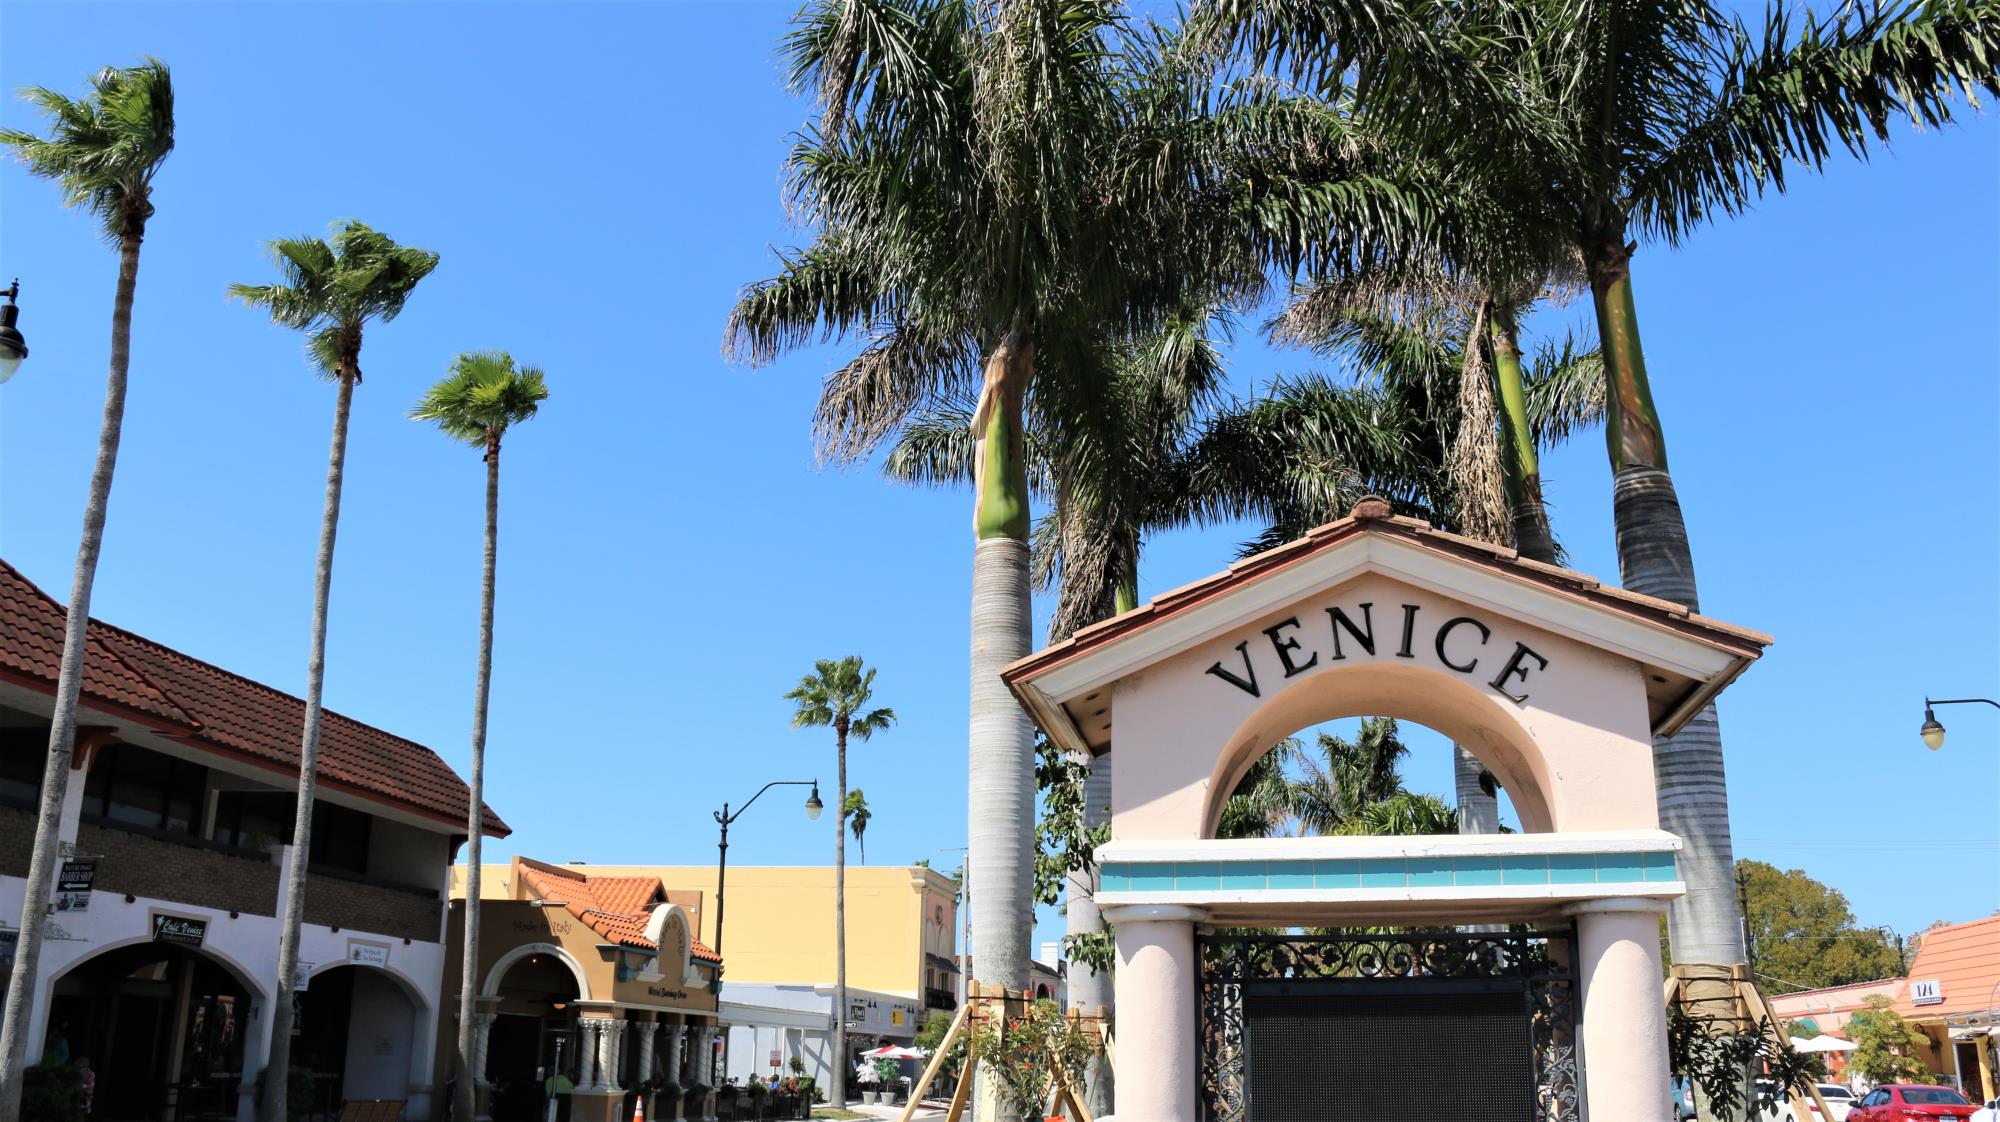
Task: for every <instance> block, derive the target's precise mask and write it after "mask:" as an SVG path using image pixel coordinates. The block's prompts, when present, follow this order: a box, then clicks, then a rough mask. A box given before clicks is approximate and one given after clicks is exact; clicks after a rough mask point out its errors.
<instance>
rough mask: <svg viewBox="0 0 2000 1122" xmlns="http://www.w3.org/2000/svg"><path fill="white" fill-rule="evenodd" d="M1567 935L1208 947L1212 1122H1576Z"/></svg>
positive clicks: (1310, 938) (1202, 942) (1204, 1040)
mask: <svg viewBox="0 0 2000 1122" xmlns="http://www.w3.org/2000/svg"><path fill="white" fill-rule="evenodd" d="M1573 948H1574V940H1573V938H1572V935H1571V933H1570V932H1567V931H1557V932H1546V931H1541V932H1523V931H1506V932H1500V931H1482V932H1460V931H1435V932H1433V931H1408V932H1388V933H1383V932H1375V933H1356V934H1339V933H1329V934H1321V935H1307V936H1293V935H1261V934H1230V933H1215V934H1206V935H1202V936H1200V937H1199V938H1198V943H1197V951H1198V955H1199V959H1200V970H1201V978H1200V986H1199V990H1198V995H1197V1001H1198V1002H1199V1011H1198V1031H1199V1033H1200V1047H1201V1072H1200V1087H1199V1094H1200V1100H1201V1119H1202V1122H1305V1120H1308V1119H1310V1120H1312V1122H1345V1120H1347V1119H1357V1120H1359V1119H1366V1120H1367V1122H1400V1120H1403V1119H1409V1120H1411V1122H1416V1120H1419V1119H1421V1120H1422V1122H1436V1120H1437V1119H1441V1118H1478V1119H1481V1120H1482V1122H1577V1119H1578V1118H1579V1117H1580V1114H1579V1112H1578V1108H1577V1097H1578V1085H1579V1079H1578V1070H1577V1054H1576V1015H1575V1009H1576V1002H1575V992H1574V991H1575V975H1574V972H1573V969H1572V964H1573V963H1574V961H1575V953H1574V949H1573Z"/></svg>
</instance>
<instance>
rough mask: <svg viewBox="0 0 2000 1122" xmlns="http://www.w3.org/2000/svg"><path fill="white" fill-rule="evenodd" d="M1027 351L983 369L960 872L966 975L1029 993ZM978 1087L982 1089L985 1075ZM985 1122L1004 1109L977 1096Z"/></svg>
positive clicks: (998, 355) (1030, 371)
mask: <svg viewBox="0 0 2000 1122" xmlns="http://www.w3.org/2000/svg"><path fill="white" fill-rule="evenodd" d="M1034 367H1035V349H1034V343H1033V341H1032V340H1031V339H1029V338H1028V336H1027V334H1026V332H1025V330H1024V329H1023V328H1022V327H1021V326H1020V325H1016V327H1015V328H1014V329H1013V330H1010V331H1009V332H1008V333H1007V335H1006V337H1005V338H1003V339H1002V340H1001V341H1000V344H999V345H998V346H997V347H995V348H994V350H993V353H992V355H991V356H990V357H989V358H988V359H987V364H986V386H987V389H986V395H985V396H986V400H985V401H984V402H983V403H982V404H983V405H984V406H985V408H984V410H983V412H984V414H985V415H984V416H982V417H980V418H979V423H980V424H981V428H980V433H981V438H980V440H979V443H978V447H977V450H976V451H975V453H974V458H975V463H976V465H977V471H976V473H975V475H976V478H975V480H974V491H975V494H976V499H975V502H976V504H977V505H976V507H975V509H974V518H973V524H974V531H975V533H976V534H977V542H976V544H975V546H974V549H973V557H972V660H971V661H972V714H971V728H970V735H969V737H968V745H967V757H968V758H967V768H966V770H967V772H968V776H967V780H968V781H967V792H966V794H967V803H968V808H967V829H966V834H967V836H966V845H967V847H968V849H967V853H966V862H965V863H966V869H967V872H968V874H969V875H970V877H971V878H972V881H973V883H975V884H977V885H978V886H979V893H978V895H976V896H974V897H973V899H972V904H971V909H970V910H971V913H972V948H971V951H972V955H973V958H972V971H973V974H972V976H973V978H974V979H976V980H978V981H980V982H985V983H987V984H990V985H1004V986H1007V987H1009V988H1011V989H1017V990H1021V989H1026V988H1027V986H1028V959H1029V952H1028V938H1029V931H1030V930H1031V928H1032V925H1033V915H1034V904H1033V888H1034V836H1035V746H1034V728H1033V726H1032V725H1030V723H1029V721H1028V715H1027V714H1026V713H1025V712H1023V711H1022V709H1021V707H1020V705H1019V704H1018V703H1016V702H1015V700H1014V697H1013V695H1012V694H1010V693H1009V692H1008V691H1007V687H1006V686H1005V685H1004V684H1003V683H1002V682H1001V680H1000V671H1001V670H1002V668H1004V667H1006V666H1007V665H1009V664H1010V663H1013V662H1015V661H1016V660H1018V659H1021V658H1023V657H1026V656H1027V654H1028V653H1029V650H1030V644H1031V639H1030V627H1031V619H1030V615H1031V604H1030V599H1029V590H1028V473H1027V465H1026V461H1025V458H1024V457H1023V455H1022V430H1021V403H1022V398H1023V395H1024V393H1025V391H1026V389H1027V386H1028V383H1029V381H1030V380H1031V379H1032V378H1033V377H1034ZM981 1078H982V1082H987V1083H990V1081H988V1080H985V1079H984V1076H983V1075H982V1077H981ZM979 1101H980V1102H981V1104H982V1106H986V1107H990V1109H983V1110H982V1111H981V1113H980V1118H981V1119H982V1120H984V1122H1004V1119H1006V1118H1009V1117H1011V1112H1010V1111H1007V1110H1006V1109H1005V1108H1004V1107H1002V1106H1001V1105H1000V1100H999V1097H998V1096H995V1095H992V1094H990V1093H988V1092H987V1091H986V1090H984V1089H982V1091H981V1093H980V1096H979Z"/></svg>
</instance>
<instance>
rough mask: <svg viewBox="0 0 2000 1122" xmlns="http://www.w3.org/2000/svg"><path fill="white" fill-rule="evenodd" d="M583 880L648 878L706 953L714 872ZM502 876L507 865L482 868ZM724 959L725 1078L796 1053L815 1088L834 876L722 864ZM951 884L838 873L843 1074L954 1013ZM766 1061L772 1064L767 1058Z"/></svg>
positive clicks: (857, 871) (824, 1069) (826, 1059)
mask: <svg viewBox="0 0 2000 1122" xmlns="http://www.w3.org/2000/svg"><path fill="white" fill-rule="evenodd" d="M568 868H571V869H574V870H577V871H579V872H582V873H584V874H587V875H589V876H593V877H597V876H606V877H647V878H653V879H657V880H658V881H659V882H660V883H661V884H662V886H663V888H664V890H665V891H666V892H668V893H669V894H671V895H672V896H673V898H675V899H677V900H678V899H687V900H689V901H690V903H689V905H688V911H689V914H690V915H691V916H692V917H693V920H694V922H695V924H696V930H697V931H698V932H699V935H698V937H699V938H700V939H701V940H702V941H703V942H704V943H705V944H707V945H709V946H714V945H716V943H715V939H716V932H715V920H714V913H715V912H716V911H717V910H718V909H715V908H713V907H704V906H703V904H704V903H709V902H712V901H714V899H715V890H716V870H715V867H714V866H712V865H572V866H568ZM495 870H498V871H499V872H500V873H502V874H503V875H504V873H505V870H506V867H505V866H488V872H489V877H490V874H492V873H493V872H494V871H495ZM727 893H728V897H727V907H726V908H724V909H721V910H722V911H724V912H725V913H726V917H725V918H726V922H727V925H728V929H727V931H726V933H725V935H724V938H723V940H722V943H721V945H722V947H723V951H724V953H725V954H726V955H727V957H728V968H727V970H726V971H725V972H724V978H723V983H722V992H721V995H720V996H721V1005H720V1008H719V1010H718V1012H717V1016H718V1018H719V1020H720V1022H721V1025H722V1027H723V1031H724V1034H725V1044H724V1047H723V1049H722V1051H723V1055H724V1057H725V1062H726V1068H725V1071H726V1074H727V1075H728V1077H730V1078H732V1079H736V1080H738V1081H741V1080H743V1079H746V1078H749V1077H751V1076H759V1077H765V1076H769V1075H771V1074H772V1070H773V1067H774V1066H775V1067H776V1068H777V1069H778V1073H779V1074H781V1075H784V1074H789V1073H790V1072H791V1062H792V1060H793V1059H794V1058H795V1057H796V1058H797V1059H798V1060H799V1061H800V1063H801V1064H802V1065H804V1067H805V1074H807V1075H810V1076H812V1077H813V1078H814V1079H815V1080H817V1081H818V1082H819V1085H820V1086H822V1087H824V1086H826V1085H827V1080H828V1079H829V1078H830V1077H831V1074H832V1071H831V1069H832V1065H833V1063H834V1060H835V1058H834V1056H833V1054H832V1051H833V1045H832V1036H833V1032H832V1029H833V1014H834V1009H833V1003H834V930H833V868H832V866H830V865H803V866H732V867H731V868H730V869H729V873H728V883H727ZM957 899H958V897H957V886H956V884H955V883H954V882H953V881H952V880H951V878H949V877H947V876H945V875H943V874H942V873H939V872H937V871H936V870H934V869H930V868H927V867H923V866H906V865H852V864H851V865H849V866H848V867H847V986H848V1009H847V1010H846V1015H847V1033H848V1056H847V1057H846V1061H847V1068H846V1070H848V1071H850V1072H851V1071H853V1070H854V1062H853V1061H854V1059H855V1057H857V1056H858V1055H859V1053H861V1052H863V1051H866V1050H868V1049H870V1048H875V1047H878V1046H880V1045H883V1044H908V1043H910V1041H911V1040H912V1039H914V1038H915V1036H916V1032H917V1029H918V1027H919V1026H921V1025H922V1024H923V1022H924V1020H925V1019H926V1018H928V1017H931V1016H935V1015H938V1014H940V1013H941V1014H943V1015H944V1016H947V1017H948V1016H950V1015H951V1014H952V1013H953V1012H955V1011H956V1009H957V1007H958V1005H957V1002H958V998H957V994H958V968H957V953H956V952H957V938H956V932H957V929H958V902H957ZM773 1056H776V1062H775V1065H774V1063H773V1059H772V1057H773Z"/></svg>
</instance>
